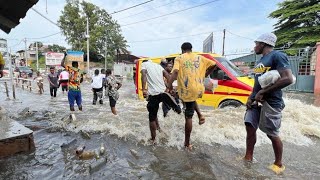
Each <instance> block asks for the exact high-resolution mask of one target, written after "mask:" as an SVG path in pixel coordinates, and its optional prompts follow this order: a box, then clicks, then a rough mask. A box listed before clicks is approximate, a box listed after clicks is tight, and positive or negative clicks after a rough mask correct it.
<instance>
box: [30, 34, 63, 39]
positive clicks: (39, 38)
mask: <svg viewBox="0 0 320 180" xmlns="http://www.w3.org/2000/svg"><path fill="white" fill-rule="evenodd" d="M60 33H61V32H57V33H54V34H50V35H47V36H43V37H37V38H27V39H44V38H47V37H51V36H55V35H57V34H60Z"/></svg>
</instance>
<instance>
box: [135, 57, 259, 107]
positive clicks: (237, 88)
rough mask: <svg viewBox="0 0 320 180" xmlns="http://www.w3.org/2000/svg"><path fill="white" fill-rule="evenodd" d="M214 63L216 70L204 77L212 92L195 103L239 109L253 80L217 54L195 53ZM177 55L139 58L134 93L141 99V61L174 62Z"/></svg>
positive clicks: (249, 90) (205, 94) (248, 93)
mask: <svg viewBox="0 0 320 180" xmlns="http://www.w3.org/2000/svg"><path fill="white" fill-rule="evenodd" d="M195 54H198V55H201V56H204V57H206V58H208V59H210V60H212V61H215V62H216V68H215V70H214V71H213V73H212V74H210V75H209V76H208V77H206V79H207V80H209V81H214V82H215V83H214V84H215V85H214V86H215V89H214V91H207V90H206V91H205V93H204V95H203V96H202V98H199V99H198V100H197V102H198V103H199V104H202V105H206V106H213V107H214V108H225V107H239V106H241V105H244V104H246V102H247V99H248V97H249V95H250V94H251V91H252V87H253V85H254V79H253V78H251V77H249V76H246V75H244V74H243V73H242V72H241V70H240V69H239V68H238V67H236V66H235V65H234V64H233V63H232V62H231V61H229V60H228V59H226V58H225V57H223V56H220V55H218V54H209V53H196V52H195ZM177 56H179V54H173V55H169V56H164V57H154V58H141V59H138V61H137V63H136V82H137V83H136V93H137V94H138V96H139V98H140V99H143V94H142V84H141V72H140V71H141V65H142V61H143V60H148V59H150V60H152V61H153V62H155V63H160V62H161V59H163V58H165V59H167V60H170V61H171V60H172V61H173V60H174V59H175V58H176V57H177Z"/></svg>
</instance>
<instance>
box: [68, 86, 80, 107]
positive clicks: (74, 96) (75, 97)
mask: <svg viewBox="0 0 320 180" xmlns="http://www.w3.org/2000/svg"><path fill="white" fill-rule="evenodd" d="M68 100H69V105H70V107H74V101H76V103H77V105H78V107H79V106H81V103H82V97H81V91H73V90H69V92H68Z"/></svg>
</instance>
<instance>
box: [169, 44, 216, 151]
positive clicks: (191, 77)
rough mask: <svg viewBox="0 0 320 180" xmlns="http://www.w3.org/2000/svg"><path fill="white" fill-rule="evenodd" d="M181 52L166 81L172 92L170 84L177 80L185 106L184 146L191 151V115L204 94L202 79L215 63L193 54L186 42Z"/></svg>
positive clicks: (179, 92) (200, 121)
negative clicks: (197, 101)
mask: <svg viewBox="0 0 320 180" xmlns="http://www.w3.org/2000/svg"><path fill="white" fill-rule="evenodd" d="M181 50H182V55H180V56H178V57H176V59H175V60H174V65H173V71H172V76H171V78H170V80H169V81H168V88H169V90H170V91H172V89H173V87H172V83H173V81H174V80H176V79H178V94H179V98H180V99H181V100H182V101H183V102H184V103H185V106H186V110H185V120H186V122H185V141H184V146H185V147H186V148H188V149H189V150H191V149H192V146H191V144H190V135H191V131H192V117H193V113H194V110H195V108H197V104H196V100H197V99H198V98H201V97H202V95H203V93H204V84H203V83H204V77H207V76H208V75H209V74H211V73H212V71H213V70H214V67H215V64H216V63H215V62H214V61H212V60H210V59H207V58H205V57H203V56H200V55H196V54H193V53H192V45H191V44H190V43H188V42H186V43H183V44H182V46H181ZM199 112H200V110H199ZM198 115H199V114H198ZM203 123H204V120H203V119H202V118H201V115H199V124H203Z"/></svg>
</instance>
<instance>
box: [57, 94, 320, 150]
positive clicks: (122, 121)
mask: <svg viewBox="0 0 320 180" xmlns="http://www.w3.org/2000/svg"><path fill="white" fill-rule="evenodd" d="M285 103H286V108H285V109H284V111H283V119H282V127H281V129H280V131H281V133H280V136H281V138H282V139H283V140H284V141H287V142H289V143H293V144H296V145H303V146H308V145H311V144H313V142H312V140H311V138H310V136H315V137H318V138H320V109H319V108H317V107H315V106H312V105H306V104H304V103H302V102H301V101H299V100H295V99H285ZM146 104H147V103H146V102H144V101H139V100H136V99H122V100H121V99H120V100H119V102H118V104H117V108H118V109H119V115H118V116H113V115H111V112H110V110H109V108H106V107H105V106H104V107H103V108H102V107H98V108H97V107H96V106H87V107H86V108H87V109H90V110H88V111H89V112H84V113H79V114H77V116H78V117H77V119H78V120H77V121H76V122H73V123H72V125H70V124H68V123H65V122H63V121H54V122H52V123H53V125H54V126H58V127H63V128H64V129H66V130H67V131H74V132H79V131H80V130H85V131H86V132H95V133H97V132H99V133H108V134H112V135H116V136H118V137H119V138H123V139H132V138H133V139H134V140H135V141H136V142H137V143H142V144H147V141H148V139H149V138H150V130H149V124H148V123H149V122H148V112H147V109H146ZM93 109H94V110H93ZM202 112H203V114H204V115H205V117H206V123H205V124H203V125H201V126H200V125H198V118H197V116H196V115H195V116H194V117H193V131H192V134H191V140H192V142H193V143H197V144H198V143H202V144H207V145H213V144H215V143H217V144H222V145H230V146H233V147H236V148H244V147H245V139H246V131H245V126H244V123H243V117H244V113H245V108H244V107H242V108H237V109H216V110H212V109H207V108H206V109H203V110H202ZM158 118H159V123H160V126H161V129H162V132H161V133H158V132H157V140H158V142H159V145H163V146H169V147H177V148H181V147H182V145H183V141H184V116H183V115H177V114H175V113H174V112H172V111H170V112H169V114H168V117H166V118H163V117H162V110H161V108H160V109H159V113H158ZM257 136H258V137H257V145H258V146H259V145H261V144H265V143H270V141H269V139H268V138H267V137H266V135H265V134H264V133H262V132H261V131H260V130H258V131H257Z"/></svg>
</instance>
